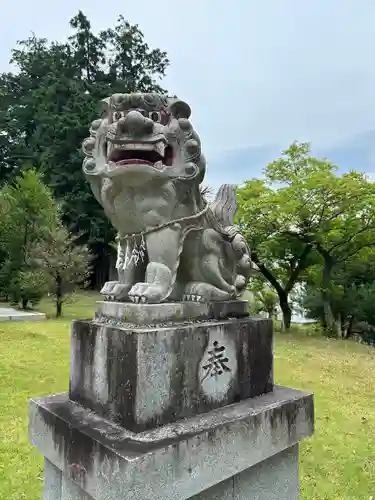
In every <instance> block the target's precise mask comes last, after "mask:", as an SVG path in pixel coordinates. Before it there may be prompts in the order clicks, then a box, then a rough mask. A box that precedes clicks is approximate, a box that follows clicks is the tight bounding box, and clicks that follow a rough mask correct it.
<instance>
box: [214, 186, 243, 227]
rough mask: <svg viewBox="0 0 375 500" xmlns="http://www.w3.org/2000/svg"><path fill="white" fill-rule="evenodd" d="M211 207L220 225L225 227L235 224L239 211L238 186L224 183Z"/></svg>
mask: <svg viewBox="0 0 375 500" xmlns="http://www.w3.org/2000/svg"><path fill="white" fill-rule="evenodd" d="M210 208H211V211H212V213H213V214H214V216H215V219H216V220H217V222H218V223H219V224H220V225H222V226H223V227H229V226H233V224H234V216H235V215H236V211H237V200H236V186H235V185H233V184H223V185H222V186H221V187H220V189H219V191H218V192H217V194H216V198H215V200H214V201H213V202H212V203H211V205H210Z"/></svg>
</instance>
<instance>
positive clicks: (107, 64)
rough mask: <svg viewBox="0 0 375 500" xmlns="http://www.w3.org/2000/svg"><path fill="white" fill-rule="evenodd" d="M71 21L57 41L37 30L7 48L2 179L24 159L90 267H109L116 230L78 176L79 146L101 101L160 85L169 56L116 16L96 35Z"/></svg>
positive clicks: (1, 82) (1, 84)
mask: <svg viewBox="0 0 375 500" xmlns="http://www.w3.org/2000/svg"><path fill="white" fill-rule="evenodd" d="M70 26H71V28H72V30H73V33H72V35H71V36H70V37H69V38H68V40H67V41H66V42H63V43H61V42H49V41H47V40H45V39H41V38H37V37H36V36H35V35H33V36H32V37H30V38H28V39H26V40H23V41H21V42H19V44H18V46H17V47H16V48H15V49H14V50H13V51H12V63H13V65H14V66H15V67H16V72H15V73H12V72H8V73H3V74H1V75H0V96H1V99H0V179H1V180H2V181H6V180H12V179H13V178H14V177H15V176H17V175H18V174H19V172H20V171H21V170H23V169H24V168H25V164H28V163H29V164H32V165H34V166H35V168H36V169H37V170H38V171H40V172H43V173H44V180H45V182H46V183H47V184H48V186H50V187H51V189H52V190H53V194H54V196H55V197H56V199H57V200H59V203H61V207H62V212H63V220H64V223H65V224H66V225H67V227H68V228H69V230H70V231H73V232H74V233H75V234H80V235H81V238H80V242H82V243H85V244H88V245H89V246H90V248H91V249H92V251H93V253H94V254H95V256H96V267H98V266H99V265H100V266H107V267H108V255H109V254H110V253H112V252H111V251H110V246H109V243H110V242H111V241H113V239H114V235H115V232H114V230H113V228H112V227H111V225H110V224H109V222H108V220H107V218H106V217H105V216H104V213H103V210H102V208H101V207H100V206H99V204H98V203H97V201H96V200H95V198H94V197H93V195H92V193H91V190H90V188H89V186H88V185H87V182H85V179H84V177H83V175H82V171H81V164H82V159H83V156H82V155H81V143H82V141H83V139H84V138H86V137H87V135H88V126H89V124H90V122H91V121H92V120H94V119H96V118H98V116H99V111H98V104H99V102H100V100H101V99H103V98H104V97H107V96H108V95H111V94H112V93H115V92H131V91H136V90H137V91H153V90H162V89H161V88H160V87H159V85H158V84H157V80H159V79H160V78H162V77H163V76H164V74H165V71H166V69H167V67H168V64H169V61H168V59H167V56H166V53H165V52H162V51H160V50H159V49H150V48H149V46H148V45H147V43H146V42H145V40H144V37H143V34H142V32H141V31H140V30H139V28H138V26H133V25H131V24H129V23H128V22H127V21H125V20H124V18H122V17H120V18H119V20H118V22H117V23H116V25H115V27H114V28H113V29H112V28H109V29H107V30H104V31H102V32H100V33H97V34H95V33H93V32H92V29H91V24H90V21H89V20H88V19H87V17H86V16H85V15H84V14H83V13H82V12H81V11H79V13H78V14H77V16H75V17H74V18H73V19H72V20H71V21H70ZM103 278H104V279H105V280H106V277H103Z"/></svg>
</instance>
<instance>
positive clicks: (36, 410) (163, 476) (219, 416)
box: [29, 386, 314, 500]
mask: <svg viewBox="0 0 375 500" xmlns="http://www.w3.org/2000/svg"><path fill="white" fill-rule="evenodd" d="M29 423H30V424H29V435H30V440H31V443H32V444H33V445H34V446H36V447H37V448H38V449H39V451H40V452H41V453H42V454H43V455H44V456H45V457H46V458H47V460H48V461H50V462H52V463H53V464H54V465H55V466H56V467H57V468H58V469H60V470H61V471H63V474H64V480H63V481H72V482H73V483H74V484H75V485H76V487H77V488H78V487H79V488H81V489H82V490H83V491H84V492H86V493H87V494H88V495H90V497H92V498H94V499H95V500H119V499H121V500H144V499H145V498H147V499H148V500H172V499H173V500H185V499H188V498H192V497H193V498H194V495H198V494H200V493H201V492H203V491H205V490H208V488H211V487H213V486H214V485H217V484H218V483H221V482H222V481H225V480H229V478H233V477H234V478H235V482H234V483H233V484H234V485H235V487H236V488H237V490H236V489H235V490H234V491H238V492H239V493H238V496H234V497H230V496H229V498H236V499H242V498H258V499H259V500H263V499H264V500H265V499H266V498H267V499H268V500H270V499H272V500H273V499H275V500H276V499H278V500H284V498H285V499H288V500H291V499H293V500H294V499H297V498H298V495H297V493H296V492H295V489H296V488H297V486H296V470H295V467H296V448H295V445H296V444H297V443H298V442H299V441H300V440H302V439H304V438H305V437H308V436H310V435H311V434H312V433H313V427H314V416H313V398H312V395H311V394H307V393H304V392H300V391H295V390H293V389H288V388H283V387H279V386H276V387H275V388H274V391H273V392H271V393H268V394H266V395H264V396H260V397H257V398H253V399H247V400H246V401H242V402H240V403H236V404H233V405H230V406H226V407H224V408H219V409H216V410H213V411H211V412H209V413H206V414H203V415H199V416H195V417H192V418H190V419H185V420H182V421H180V422H177V423H174V424H169V425H166V426H164V427H160V428H158V429H154V430H151V431H145V432H142V433H137V434H135V433H133V432H130V431H128V430H126V429H124V428H122V427H120V426H118V425H115V424H113V423H111V422H109V421H108V420H105V419H103V418H101V417H99V416H98V415H96V414H95V413H93V412H90V411H89V410H87V409H85V408H83V407H82V406H80V405H78V404H76V403H74V402H72V401H70V400H69V398H68V395H67V394H61V395H55V396H49V397H46V398H40V399H34V400H31V402H30V413H29ZM288 449H290V451H289V452H285V453H284V454H283V453H282V452H284V451H285V450H288ZM293 450H294V451H293ZM288 453H289V454H290V455H289V459H288V458H287V457H288ZM280 454H281V455H280ZM270 457H274V460H273V461H272V459H271V461H270V462H268V463H267V459H269V458H270ZM257 464H262V465H259V467H258V468H257V469H254V470H253V472H252V471H251V468H253V467H254V466H256V465H257ZM293 464H294V465H293ZM285 467H286V468H287V469H288V471H289V472H288V471H286V470H285ZM282 470H284V472H282ZM243 471H247V472H245V473H243ZM272 471H273V472H272ZM241 473H242V474H241ZM280 474H284V476H280ZM268 475H269V477H270V479H269V481H268V480H267V477H268ZM283 478H284V479H283ZM288 480H291V481H292V482H293V484H292V486H290V487H289V489H288V485H287V482H288ZM222 485H223V492H224V491H225V488H224V487H225V483H222ZM293 485H294V486H293ZM251 488H252V489H251ZM263 488H264V489H265V491H266V493H269V496H266V495H265V494H263V493H262V492H263ZM267 488H268V490H267ZM77 491H80V490H77ZM216 491H217V490H216ZM206 493H207V492H206ZM240 493H241V494H240ZM245 493H246V494H247V496H246V494H245ZM250 493H252V494H250ZM262 494H263V496H262ZM288 494H290V496H287V495H288ZM83 498H84V497H83ZM205 498H211V497H207V496H206V497H205V496H203V497H199V496H198V499H199V500H202V499H205ZM213 498H215V497H213ZM217 498H225V496H223V497H220V496H218V497H217ZM69 500H70V499H69Z"/></svg>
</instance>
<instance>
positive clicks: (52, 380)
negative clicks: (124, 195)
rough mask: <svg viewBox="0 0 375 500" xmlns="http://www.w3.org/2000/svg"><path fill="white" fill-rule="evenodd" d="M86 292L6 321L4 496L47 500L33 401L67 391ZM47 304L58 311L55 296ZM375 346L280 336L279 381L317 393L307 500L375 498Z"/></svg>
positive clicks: (304, 469) (0, 453)
mask: <svg viewBox="0 0 375 500" xmlns="http://www.w3.org/2000/svg"><path fill="white" fill-rule="evenodd" d="M97 299H98V296H97V295H93V294H88V293H85V294H81V295H80V296H79V297H76V300H75V303H72V304H69V305H67V306H66V308H65V318H63V319H61V320H58V321H57V320H54V319H50V320H48V321H46V322H41V323H31V322H30V323H0V408H1V412H0V499H1V500H40V499H41V487H42V459H41V457H40V456H39V454H38V452H37V451H35V450H33V449H32V448H31V446H30V445H29V444H28V439H27V400H28V398H30V397H31V396H38V395H43V394H52V393H56V392H61V391H65V390H66V389H67V384H68V369H69V324H70V321H71V319H72V318H76V317H91V316H92V314H93V311H94V308H95V301H96V300H97ZM39 309H40V310H42V311H44V312H46V313H47V314H48V315H50V316H51V315H53V306H52V305H51V303H50V302H49V301H48V300H47V301H44V302H43V303H42V304H41V305H40V307H39ZM374 367H375V349H371V348H366V347H364V346H361V345H358V344H354V343H351V342H345V341H335V340H331V339H330V340H327V339H324V338H321V337H309V336H307V335H305V334H302V335H297V334H295V333H294V334H291V335H282V334H278V335H277V336H276V348H275V377H276V381H277V383H280V384H283V385H288V386H291V387H295V388H299V389H304V390H307V391H312V392H314V393H315V403H316V432H315V435H314V437H313V438H312V439H309V440H306V441H304V442H303V443H302V445H301V471H300V473H301V489H302V492H301V498H302V499H303V500H318V499H319V500H323V499H324V500H326V499H327V500H332V499H335V500H343V499H345V500H361V499H363V500H369V499H370V498H371V497H372V496H373V497H374V499H375V402H374V388H375V384H374V373H375V372H374Z"/></svg>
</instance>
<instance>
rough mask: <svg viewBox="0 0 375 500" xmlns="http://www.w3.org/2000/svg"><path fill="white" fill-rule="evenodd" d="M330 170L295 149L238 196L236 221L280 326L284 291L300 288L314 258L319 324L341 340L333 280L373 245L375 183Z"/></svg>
mask: <svg viewBox="0 0 375 500" xmlns="http://www.w3.org/2000/svg"><path fill="white" fill-rule="evenodd" d="M336 171H337V168H336V167H335V166H334V165H333V164H332V163H331V162H329V161H328V160H326V159H319V158H314V157H312V156H311V155H310V146H309V144H308V143H293V144H292V145H291V146H290V147H289V148H288V149H287V150H286V151H283V153H282V156H281V157H280V158H279V159H277V160H276V161H274V162H272V163H270V164H269V165H268V166H267V167H266V169H265V172H264V174H265V180H264V181H250V182H249V183H247V184H246V185H245V187H244V188H243V189H242V190H240V208H241V210H240V218H239V220H240V224H241V225H242V226H243V227H244V230H245V233H246V234H247V236H248V239H249V243H250V245H251V246H252V248H253V259H254V261H255V262H257V260H258V261H259V264H258V267H259V269H260V270H261V272H262V273H263V274H264V276H265V277H266V279H268V281H269V282H270V283H271V284H272V285H273V286H274V287H275V289H276V291H277V293H278V295H279V297H280V306H281V309H282V311H283V314H284V318H285V316H286V319H284V321H285V324H286V326H288V320H289V318H288V314H289V312H288V307H286V305H285V298H286V297H285V292H288V294H289V293H290V292H291V290H292V288H293V286H294V284H295V283H296V282H297V281H298V280H302V281H303V279H304V273H305V270H306V269H307V268H308V267H309V266H310V265H312V264H313V263H314V262H316V259H317V254H318V255H319V256H320V258H321V259H322V274H321V287H320V291H321V297H322V301H323V305H324V311H325V322H326V325H327V328H329V329H331V330H332V331H336V333H337V334H339V332H340V326H339V325H338V323H337V322H336V320H335V315H334V313H333V311H332V304H331V299H332V273H333V271H334V270H335V268H336V267H337V266H340V265H341V264H343V263H344V262H346V261H347V260H349V259H351V258H352V257H354V256H355V255H356V254H358V252H360V251H361V250H362V249H365V248H367V247H370V246H372V245H373V244H374V241H375V231H374V230H375V196H374V195H375V184H374V183H372V182H370V181H369V180H368V179H367V178H366V176H365V175H364V174H361V173H358V172H349V173H346V174H343V175H342V176H339V175H337V172H336ZM285 264H288V266H289V270H288V272H287V274H284V273H285V271H286V266H285ZM270 268H271V272H268V271H270ZM275 274H276V275H280V276H281V280H282V284H283V286H282V287H280V286H279V285H280V278H279V279H278V280H276V279H274V278H275ZM271 275H272V276H271ZM283 276H284V278H283ZM286 276H287V278H286ZM286 279H287V280H288V281H286ZM277 281H278V283H277ZM285 283H286V284H285ZM288 283H290V284H291V287H290V285H289V286H287V284H288ZM283 294H284V297H283ZM288 294H287V297H288ZM285 312H286V313H287V314H285Z"/></svg>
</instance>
